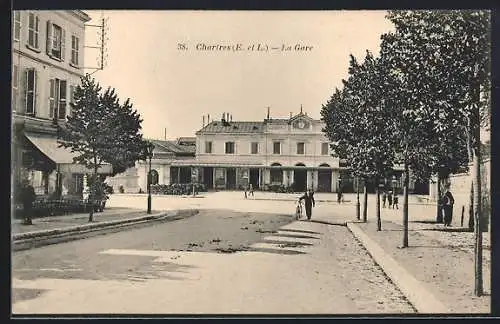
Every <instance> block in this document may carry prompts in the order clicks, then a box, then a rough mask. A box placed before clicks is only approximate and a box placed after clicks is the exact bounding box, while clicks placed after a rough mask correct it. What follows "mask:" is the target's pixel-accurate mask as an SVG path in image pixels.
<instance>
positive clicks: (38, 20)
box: [35, 15, 40, 48]
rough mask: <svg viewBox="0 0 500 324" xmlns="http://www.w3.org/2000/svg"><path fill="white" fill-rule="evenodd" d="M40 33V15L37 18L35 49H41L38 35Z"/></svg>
mask: <svg viewBox="0 0 500 324" xmlns="http://www.w3.org/2000/svg"><path fill="white" fill-rule="evenodd" d="M39 33H40V18H39V17H38V15H36V16H35V47H36V48H40V44H39V43H38V34H39Z"/></svg>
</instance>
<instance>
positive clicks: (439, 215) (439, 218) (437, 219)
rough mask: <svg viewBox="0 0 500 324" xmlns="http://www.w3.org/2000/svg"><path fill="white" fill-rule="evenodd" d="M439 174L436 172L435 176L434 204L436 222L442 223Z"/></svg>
mask: <svg viewBox="0 0 500 324" xmlns="http://www.w3.org/2000/svg"><path fill="white" fill-rule="evenodd" d="M441 195H442V193H441V174H440V172H438V178H437V204H436V208H437V209H436V223H437V224H441V223H443V210H442V208H441Z"/></svg>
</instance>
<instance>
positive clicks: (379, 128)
mask: <svg viewBox="0 0 500 324" xmlns="http://www.w3.org/2000/svg"><path fill="white" fill-rule="evenodd" d="M382 78H383V75H382V74H381V70H380V69H379V64H378V60H377V59H376V58H374V56H373V54H372V53H370V52H369V51H367V53H366V57H365V60H364V62H363V64H358V62H357V60H356V58H355V57H354V56H352V55H351V59H350V67H349V78H348V80H347V81H345V80H343V84H344V89H343V91H342V92H340V91H339V90H336V92H335V94H334V96H332V98H331V100H330V101H329V102H328V103H327V105H325V106H323V109H322V117H323V120H324V121H325V124H326V126H325V129H324V132H325V133H326V135H327V137H328V138H329V139H330V140H331V141H332V142H333V145H332V148H333V150H334V151H335V152H337V154H338V155H339V156H341V157H343V158H345V159H347V160H348V161H349V165H350V168H351V169H352V172H353V174H354V175H355V176H357V177H362V178H363V179H364V180H365V181H364V182H365V201H364V211H366V205H367V191H366V183H367V180H368V179H372V180H374V182H375V186H376V196H377V200H376V202H377V208H376V217H377V229H378V230H379V231H380V230H381V218H380V193H379V179H380V178H381V177H382V176H383V175H385V174H386V173H387V171H388V170H391V169H392V162H393V158H394V155H393V150H392V142H393V137H392V130H393V127H392V126H391V123H392V118H391V112H390V111H389V110H388V109H386V107H385V102H384V100H383V95H382V93H383V92H384V88H383V83H381V81H382ZM363 220H364V221H366V213H365V212H364V213H363Z"/></svg>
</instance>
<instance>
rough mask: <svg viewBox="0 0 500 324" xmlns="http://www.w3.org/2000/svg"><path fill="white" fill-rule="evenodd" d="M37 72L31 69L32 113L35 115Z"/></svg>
mask: <svg viewBox="0 0 500 324" xmlns="http://www.w3.org/2000/svg"><path fill="white" fill-rule="evenodd" d="M37 87H38V73H37V72H36V70H35V69H33V115H36V103H37V101H38V100H37V99H38V91H37Z"/></svg>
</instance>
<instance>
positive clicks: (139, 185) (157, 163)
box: [106, 137, 196, 193]
mask: <svg viewBox="0 0 500 324" xmlns="http://www.w3.org/2000/svg"><path fill="white" fill-rule="evenodd" d="M148 141H150V142H152V143H153V144H154V150H153V157H152V158H151V174H152V177H151V180H152V184H171V183H188V182H191V169H190V168H176V167H172V164H173V163H175V162H176V161H183V160H192V159H194V156H195V150H196V149H195V143H196V138H194V137H181V138H178V139H177V140H174V141H162V140H155V139H149V140H148ZM148 170H149V160H148V161H138V162H136V164H135V167H133V168H129V169H127V170H126V171H125V172H123V173H120V174H117V175H115V176H114V177H109V178H108V179H107V180H106V182H107V183H108V185H110V186H112V187H113V190H114V191H115V192H120V187H121V188H123V192H126V193H137V192H139V191H142V192H146V191H147V174H148Z"/></svg>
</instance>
